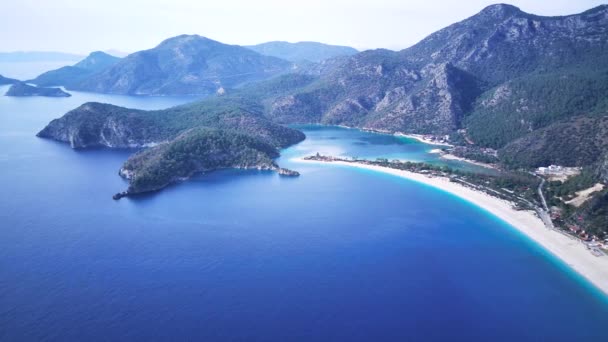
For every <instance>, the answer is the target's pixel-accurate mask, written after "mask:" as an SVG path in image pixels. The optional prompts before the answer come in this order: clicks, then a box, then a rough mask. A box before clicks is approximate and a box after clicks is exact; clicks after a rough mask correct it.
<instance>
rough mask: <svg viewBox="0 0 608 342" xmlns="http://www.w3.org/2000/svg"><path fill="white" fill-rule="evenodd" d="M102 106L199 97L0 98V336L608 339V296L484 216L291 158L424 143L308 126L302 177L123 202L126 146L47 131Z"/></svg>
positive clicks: (396, 184) (286, 162)
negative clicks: (79, 143) (44, 134)
mask: <svg viewBox="0 0 608 342" xmlns="http://www.w3.org/2000/svg"><path fill="white" fill-rule="evenodd" d="M5 88H6V87H0V92H3V90H4V89H5ZM91 100H95V101H102V102H110V103H114V104H118V105H123V106H128V107H134V108H144V109H151V108H163V107H168V106H171V105H175V104H179V103H183V102H186V101H190V100H192V99H189V98H142V97H126V96H109V95H97V94H84V93H74V96H73V97H72V98H68V99H54V98H20V99H16V98H7V97H1V98H0V189H2V196H0V244H1V245H0V246H1V248H0V340H3V341H4V340H6V341H17V340H41V339H48V340H62V341H65V340H80V341H84V340H135V339H146V340H186V339H190V340H269V341H285V340H351V341H352V340H366V341H369V340H407V339H410V340H446V339H449V340H468V341H472V340H482V341H487V340H492V341H495V340H508V341H513V340H519V341H538V340H541V339H542V340H550V341H604V340H605V336H606V334H605V331H604V330H605V327H606V326H608V302H607V301H606V297H605V296H603V295H602V294H601V293H599V292H598V291H597V290H596V289H595V288H593V287H592V286H591V285H590V284H589V283H587V282H586V281H584V280H583V279H581V277H579V276H578V275H576V274H574V273H573V272H572V271H570V270H569V269H568V268H567V267H566V266H565V265H564V264H563V263H562V262H560V261H559V260H557V259H555V258H554V257H552V256H551V255H549V254H548V253H547V252H546V251H544V250H543V249H542V248H540V247H538V246H537V245H536V244H535V243H533V242H531V241H529V240H528V239H526V238H525V237H523V236H522V235H521V234H519V233H518V232H517V231H515V230H513V229H511V228H510V227H509V226H507V225H506V224H504V223H502V222H501V221H499V220H498V219H496V218H495V217H493V216H491V215H489V214H488V213H486V212H484V211H483V210H481V209H479V208H476V207H474V206H472V205H470V204H468V203H467V202H464V201H462V200H460V199H458V198H457V197H454V196H452V195H450V194H446V193H443V192H441V191H438V190H436V189H433V188H430V187H427V186H424V185H420V184H417V183H414V182H411V181H408V180H405V179H401V178H398V177H394V176H390V175H385V174H379V173H374V172H372V171H368V170H359V169H353V168H348V167H340V166H330V165H316V164H302V163H295V162H293V161H291V159H292V158H294V157H296V156H301V155H305V154H313V153H316V152H322V153H323V152H328V153H329V152H331V153H332V154H341V155H350V156H353V155H355V156H358V157H366V158H374V157H387V158H404V159H411V160H431V161H432V159H433V158H436V156H434V155H429V154H428V149H429V148H431V147H429V146H427V145H423V144H419V143H415V142H412V141H410V140H407V139H406V140H402V139H398V138H395V137H392V136H387V135H374V134H371V133H365V132H359V131H356V130H344V129H338V128H331V127H329V128H328V127H302V128H303V129H304V130H305V133H306V134H307V137H308V138H307V140H306V141H304V142H302V143H301V144H298V145H296V146H293V147H291V148H289V149H287V150H285V151H283V156H282V157H281V158H280V159H279V163H280V164H281V165H282V166H285V167H289V168H293V169H296V170H298V171H300V172H301V173H302V176H301V177H299V178H281V177H279V176H277V175H276V174H274V173H269V172H256V171H222V172H214V173H211V174H208V175H204V176H200V177H196V178H195V179H193V180H191V181H189V182H185V183H182V184H179V185H176V186H173V187H170V188H167V189H165V190H164V191H162V192H160V193H157V194H153V195H149V196H144V197H141V198H136V199H122V200H120V201H113V200H112V199H111V196H112V194H114V193H116V192H118V191H120V190H123V189H125V188H126V183H125V182H124V181H123V180H122V179H121V178H120V177H118V175H117V170H118V169H119V167H120V165H121V164H122V162H124V160H125V159H126V158H127V157H128V154H129V152H128V151H110V150H104V149H100V150H92V151H74V150H71V149H70V148H69V147H68V146H67V145H64V144H59V143H55V142H52V141H48V140H43V139H38V138H36V137H35V136H34V135H35V133H36V132H37V131H39V130H40V129H42V128H43V127H44V125H45V124H46V123H47V122H48V121H50V120H51V119H53V118H56V117H59V116H60V115H62V114H63V113H64V112H66V111H67V110H69V109H72V108H74V107H76V106H78V105H80V104H81V103H82V102H85V101H91Z"/></svg>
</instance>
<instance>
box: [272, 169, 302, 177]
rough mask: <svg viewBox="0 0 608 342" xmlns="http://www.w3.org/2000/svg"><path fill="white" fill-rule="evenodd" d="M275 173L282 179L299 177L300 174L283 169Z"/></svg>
mask: <svg viewBox="0 0 608 342" xmlns="http://www.w3.org/2000/svg"><path fill="white" fill-rule="evenodd" d="M277 173H278V174H279V175H280V176H284V177H299V176H300V173H299V172H298V171H294V170H290V169H285V168H282V167H281V168H279V169H278V170H277Z"/></svg>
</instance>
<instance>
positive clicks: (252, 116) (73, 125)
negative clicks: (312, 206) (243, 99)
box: [38, 99, 304, 198]
mask: <svg viewBox="0 0 608 342" xmlns="http://www.w3.org/2000/svg"><path fill="white" fill-rule="evenodd" d="M245 108H247V109H245ZM257 110H259V108H256V107H255V106H252V105H250V104H249V103H240V102H239V101H238V100H236V99H235V100H234V101H230V102H227V101H217V100H216V101H206V102H201V103H195V104H190V105H184V106H178V107H174V108H170V109H167V110H155V111H143V110H136V109H128V108H123V107H118V106H113V105H109V104H101V103H86V104H84V105H82V106H80V107H78V108H76V109H74V110H72V111H70V112H68V113H67V114H65V115H64V116H63V117H61V118H59V119H56V120H53V121H52V122H51V123H49V124H48V125H47V126H46V127H45V128H44V129H43V130H42V131H40V132H39V133H38V136H39V137H42V138H50V139H54V140H57V141H62V142H66V143H69V144H70V145H71V146H72V147H73V148H91V147H109V148H134V147H149V149H148V150H145V151H143V152H141V153H139V154H137V155H136V156H134V157H133V158H131V159H129V161H128V162H127V163H126V164H125V166H124V168H123V169H122V171H121V175H123V176H124V177H126V178H128V179H129V180H130V182H131V186H130V187H129V189H128V190H127V191H126V192H125V193H123V194H121V195H119V196H118V198H119V197H121V196H126V195H131V194H136V193H141V192H146V191H154V190H159V189H162V188H163V187H165V186H167V185H169V184H170V183H173V182H175V181H177V180H180V179H184V178H187V177H189V176H191V175H193V174H195V173H196V172H201V171H211V170H214V169H218V168H226V167H239V168H260V169H273V170H278V166H277V165H276V164H274V162H273V161H272V158H274V157H277V156H278V149H279V148H283V147H287V146H289V145H291V144H294V143H297V142H299V141H301V140H303V139H304V134H303V133H301V132H299V131H296V130H294V129H290V128H287V127H283V126H280V125H277V124H274V123H272V122H270V121H269V120H268V119H266V118H264V117H263V116H262V115H260V113H259V112H257Z"/></svg>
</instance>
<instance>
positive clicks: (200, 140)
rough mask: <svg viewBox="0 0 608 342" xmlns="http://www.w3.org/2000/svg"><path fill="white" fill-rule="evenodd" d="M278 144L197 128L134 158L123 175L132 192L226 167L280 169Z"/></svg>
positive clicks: (153, 189) (228, 132) (165, 184)
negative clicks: (278, 164) (275, 160)
mask: <svg viewBox="0 0 608 342" xmlns="http://www.w3.org/2000/svg"><path fill="white" fill-rule="evenodd" d="M278 156H279V153H278V152H277V150H276V148H275V146H273V145H270V144H268V143H267V142H265V141H263V139H258V138H256V137H253V136H251V135H245V134H240V133H236V132H234V131H227V130H213V129H208V128H194V129H190V130H187V131H185V132H183V133H181V134H180V135H179V136H177V137H176V138H175V139H174V140H172V141H170V142H168V143H164V144H160V145H158V146H154V147H152V148H149V149H146V150H143V151H141V152H140V153H137V154H135V155H133V156H132V157H130V158H129V159H128V160H127V161H126V162H125V164H124V166H123V167H122V169H121V170H120V174H121V175H122V176H123V177H125V178H127V179H128V180H129V182H130V185H129V189H128V190H127V193H128V194H137V193H142V192H149V191H155V190H159V189H162V188H164V187H166V186H167V185H169V184H171V183H174V182H176V181H177V180H180V179H185V178H189V177H191V176H193V175H194V174H196V173H200V172H207V171H212V170H216V169H222V168H240V169H264V170H276V169H278V166H277V165H276V164H275V162H274V161H273V158H276V157H278Z"/></svg>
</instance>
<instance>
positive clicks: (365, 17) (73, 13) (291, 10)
mask: <svg viewBox="0 0 608 342" xmlns="http://www.w3.org/2000/svg"><path fill="white" fill-rule="evenodd" d="M605 2H606V0H604V1H594V0H576V1H575V0H551V1H546V0H520V1H511V2H510V3H511V4H513V5H516V6H518V7H520V8H521V9H522V10H524V11H526V12H529V13H535V14H541V15H566V14H574V13H579V12H582V11H584V10H586V9H589V8H591V7H595V6H597V5H600V4H602V3H605ZM492 3H496V2H495V1H483V0H466V1H462V0H461V1H446V0H411V1H407V0H304V1H299V0H298V1H288V0H282V1H281V0H218V1H204V0H199V1H197V0H165V1H161V0H49V1H47V0H2V1H0V42H1V44H0V51H15V50H54V51H64V52H75V53H83V54H84V53H88V52H90V51H93V50H107V49H118V50H121V51H127V52H133V51H137V50H142V49H147V48H151V47H154V46H155V45H157V44H158V43H159V42H160V41H162V40H164V39H166V38H168V37H172V36H176V35H179V34H183V33H188V34H200V35H203V36H207V37H209V38H212V39H216V40H219V41H222V42H225V43H230V44H241V45H245V44H256V43H261V42H265V41H270V40H287V41H292V42H295V41H302V40H312V41H320V42H324V43H330V44H340V45H350V46H354V47H356V48H358V49H368V48H379V47H382V48H389V49H394V50H396V49H402V48H405V47H408V46H410V45H412V44H414V43H416V42H417V41H419V40H420V39H422V38H424V37H425V36H426V35H428V34H430V33H432V32H434V31H436V30H438V29H440V28H442V27H445V26H447V25H449V24H452V23H454V22H456V21H459V20H462V19H464V18H467V17H469V16H471V15H473V14H475V13H477V12H479V11H480V10H481V9H482V8H483V7H485V6H487V5H490V4H492Z"/></svg>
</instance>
